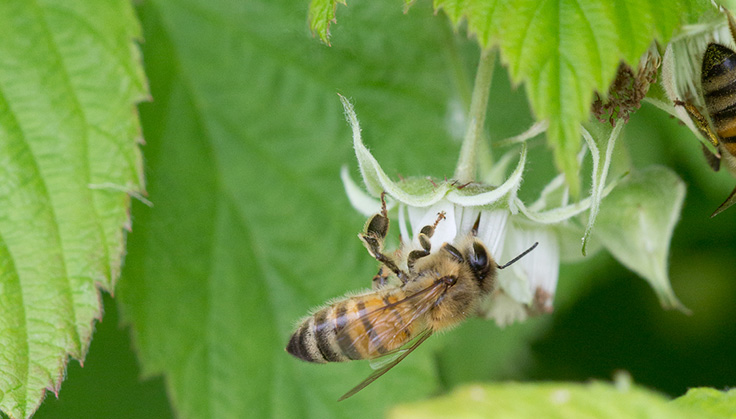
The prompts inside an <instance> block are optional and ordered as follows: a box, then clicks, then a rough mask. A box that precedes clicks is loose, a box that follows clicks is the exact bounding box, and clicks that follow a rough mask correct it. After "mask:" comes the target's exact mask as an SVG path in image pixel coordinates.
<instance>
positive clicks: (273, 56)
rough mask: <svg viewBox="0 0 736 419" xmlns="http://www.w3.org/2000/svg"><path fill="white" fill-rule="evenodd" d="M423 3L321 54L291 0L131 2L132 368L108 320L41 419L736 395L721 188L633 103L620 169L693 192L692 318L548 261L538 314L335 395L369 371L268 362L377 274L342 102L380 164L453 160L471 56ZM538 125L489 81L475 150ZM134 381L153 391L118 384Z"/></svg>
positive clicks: (348, 35) (673, 269)
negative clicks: (136, 38)
mask: <svg viewBox="0 0 736 419" xmlns="http://www.w3.org/2000/svg"><path fill="white" fill-rule="evenodd" d="M374 3H375V4H374ZM425 3H426V2H418V4H416V5H415V6H414V8H412V10H411V13H410V14H409V15H404V14H403V13H402V7H401V5H400V4H396V5H394V4H392V3H391V2H381V3H379V2H354V3H351V4H350V6H349V7H343V8H341V9H340V10H339V12H340V19H341V23H342V24H341V25H337V26H334V27H333V28H332V31H333V32H332V38H331V39H332V47H326V46H323V45H322V44H320V43H319V42H318V41H316V40H315V39H313V38H311V36H310V35H309V29H308V26H307V24H306V17H305V16H306V14H307V10H306V8H307V6H306V4H299V5H297V6H296V7H295V6H294V3H293V2H287V1H285V0H284V1H278V2H276V1H272V2H242V1H224V0H222V1H211V2H207V3H200V2H195V1H184V2H182V1H180V2H176V4H174V2H170V1H166V0H149V1H147V2H145V3H143V4H142V5H141V6H140V8H139V9H138V12H139V17H140V18H141V21H142V25H143V32H144V35H145V39H146V41H145V43H144V44H143V53H144V60H145V66H146V72H147V75H148V76H149V78H150V85H151V91H152V92H151V93H152V96H153V102H151V103H148V104H144V105H142V106H141V107H140V112H141V118H142V123H143V131H144V135H145V138H146V143H147V145H146V146H145V147H144V153H145V155H146V161H145V169H146V176H147V181H148V190H149V194H150V199H151V200H152V201H153V204H154V206H153V207H152V208H149V207H146V206H145V205H142V204H136V205H134V209H133V233H132V234H131V235H130V237H129V248H128V252H129V254H128V257H127V260H126V267H125V270H124V272H123V280H122V281H121V283H120V287H119V292H118V293H117V294H116V297H118V298H117V300H116V301H112V300H110V299H107V300H106V301H105V305H106V308H107V313H108V314H107V315H110V312H111V311H113V310H116V309H117V308H116V305H117V306H119V307H120V309H121V310H122V311H123V314H124V318H125V319H126V324H127V325H129V326H128V327H132V328H133V329H132V332H130V333H132V336H133V338H132V342H133V344H134V347H135V348H136V352H137V353H138V355H139V357H140V363H141V366H140V367H138V365H137V362H136V361H135V358H134V357H133V356H132V355H131V354H130V353H125V352H122V353H121V352H119V351H120V350H121V349H125V348H129V345H130V342H131V340H130V339H129V338H128V337H127V333H128V332H127V331H126V330H125V329H118V328H117V327H116V325H114V324H113V322H114V318H113V317H109V319H111V322H108V318H107V317H106V319H105V321H104V322H103V323H102V324H101V325H100V326H99V328H98V329H99V330H98V333H97V335H96V336H97V338H98V339H95V341H94V343H93V345H92V347H91V350H90V355H89V359H88V362H87V363H85V367H84V368H79V367H78V366H76V365H74V366H73V367H71V368H70V370H69V378H70V380H74V386H72V384H71V381H70V382H68V383H67V384H65V386H64V387H63V389H62V391H61V392H60V394H59V397H60V400H49V401H48V402H47V403H46V404H45V405H43V406H42V407H41V409H40V411H39V413H38V416H39V417H44V415H46V416H45V417H79V418H85V417H88V418H93V417H94V418H96V417H108V418H115V417H121V418H122V417H131V416H133V417H140V413H139V412H146V410H145V409H149V410H148V411H149V412H151V416H155V417H166V416H167V415H169V414H177V413H178V415H179V416H181V417H213V416H218V417H219V416H244V415H248V416H252V417H255V416H258V417H342V416H348V415H351V416H379V415H381V414H382V413H384V412H386V411H388V409H390V408H391V407H392V406H393V405H395V404H397V403H401V402H407V401H413V400H418V399H421V398H423V397H425V396H429V395H434V394H439V393H441V392H444V391H449V390H451V389H453V388H454V387H455V386H456V385H458V384H461V383H465V382H467V381H469V380H483V381H493V380H501V379H513V380H520V381H526V380H537V379H539V380H573V381H585V380H588V379H590V378H600V379H604V380H610V378H611V376H612V374H613V372H614V371H616V370H619V369H623V370H628V371H630V372H631V374H632V376H633V379H634V381H635V382H637V383H641V384H642V385H645V386H647V387H649V388H652V389H655V390H658V391H661V392H663V393H665V394H667V395H670V396H679V395H682V394H684V393H685V391H686V389H687V388H688V387H692V386H714V387H716V388H722V387H724V386H727V385H733V384H734V383H733V377H734V376H736V362H733V361H734V358H733V355H732V354H733V353H736V351H735V349H736V348H735V347H734V346H735V345H736V324H734V322H733V321H732V319H733V318H734V316H736V307H735V306H734V305H733V304H732V302H733V299H734V297H735V296H736V281H734V272H733V266H736V256H734V255H736V248H735V247H736V243H735V241H734V240H733V232H734V231H736V217H734V216H732V215H731V214H729V213H728V212H726V213H724V214H722V215H720V216H719V217H716V218H715V219H712V220H710V219H708V216H709V215H710V213H711V212H712V211H713V209H714V208H715V207H716V206H717V205H718V204H719V203H720V202H721V201H722V199H723V196H725V195H726V194H728V192H730V190H731V189H732V188H733V183H734V179H733V178H731V177H730V176H729V175H728V174H726V173H718V174H716V173H713V172H711V171H710V169H709V168H708V166H707V164H705V162H704V161H703V158H702V155H701V153H700V149H699V147H700V146H699V144H698V142H697V140H696V139H695V138H694V137H693V136H692V134H691V133H690V132H689V131H688V130H687V129H686V128H684V127H681V126H678V124H677V123H676V122H675V121H674V120H671V119H669V118H667V117H666V116H663V115H662V113H661V112H660V111H657V110H655V109H653V108H650V107H648V105H645V107H644V108H643V109H642V110H641V111H640V112H638V113H636V114H635V115H634V116H633V117H632V120H631V122H630V124H628V126H627V127H626V128H625V130H624V131H625V134H624V136H625V139H624V141H619V143H618V144H617V148H616V151H615V153H616V154H617V156H616V158H618V159H621V160H627V159H628V160H629V161H631V162H632V165H633V166H634V167H639V168H644V167H647V166H649V165H651V164H661V165H666V166H669V167H672V168H674V169H675V171H676V172H677V173H678V174H679V175H680V176H681V177H683V179H684V180H685V182H686V184H687V186H688V195H687V199H686V201H685V207H684V213H683V216H682V220H681V221H680V223H679V225H678V226H677V228H676V229H675V233H674V238H673V243H672V248H671V251H672V256H671V260H670V276H671V279H672V286H673V288H674V290H675V292H676V294H677V295H678V296H679V297H680V299H681V300H682V303H683V304H684V305H685V306H687V307H688V308H690V309H691V310H692V311H693V314H692V315H691V316H685V315H683V314H682V313H679V312H672V311H663V310H662V309H661V307H660V305H659V304H658V302H657V298H656V295H655V294H654V292H653V291H652V290H651V288H650V287H649V286H648V285H647V284H646V283H645V282H644V281H643V280H641V279H640V278H638V277H637V276H636V275H635V274H634V273H632V272H629V271H627V270H626V268H624V267H622V266H621V265H619V264H617V263H616V262H615V261H614V260H613V259H612V258H611V257H610V256H609V255H607V254H603V253H599V254H597V255H592V256H589V257H588V260H587V261H586V262H585V263H582V264H579V265H570V266H564V267H563V270H562V272H561V275H560V285H559V287H558V292H557V295H556V300H555V307H556V311H555V313H553V314H552V315H551V316H546V317H543V318H539V319H535V320H533V321H530V322H527V323H524V324H521V325H514V326H511V327H508V328H506V329H503V330H500V329H498V328H497V327H496V326H495V324H494V323H492V322H488V321H481V320H477V319H473V320H470V321H468V322H467V323H465V324H463V325H462V326H460V327H458V328H457V329H455V330H453V331H451V332H448V333H446V334H442V335H438V336H434V337H433V338H432V339H431V340H430V341H428V342H427V343H426V344H425V345H423V346H422V348H420V349H419V350H417V351H416V352H415V353H414V354H412V356H411V357H409V358H407V360H406V361H405V362H403V363H402V364H401V365H399V366H398V367H397V368H395V369H394V370H392V371H391V372H390V373H388V374H387V375H386V376H384V377H382V378H381V380H379V381H377V382H376V383H374V384H373V385H371V386H370V387H369V388H367V389H365V390H364V391H362V392H361V393H359V394H357V395H356V396H355V397H354V398H351V399H349V400H347V401H344V402H341V403H336V402H335V400H336V398H337V397H339V396H340V395H341V394H343V393H344V392H345V391H346V390H348V389H350V388H351V387H352V386H353V385H355V384H357V383H358V382H359V381H360V380H362V379H363V378H364V377H365V376H367V375H368V374H369V373H370V368H369V367H368V366H367V365H365V364H364V363H356V364H355V365H352V364H340V365H308V364H305V363H302V362H300V361H298V360H296V359H293V358H292V357H290V356H289V355H288V354H286V353H285V352H284V350H283V348H284V346H285V344H286V341H287V339H288V336H289V334H290V333H291V332H292V326H293V325H294V324H295V323H296V321H297V320H298V319H299V318H300V317H301V316H303V315H305V314H307V313H308V311H309V309H310V308H312V307H314V306H317V305H319V304H322V303H324V302H325V301H327V300H328V299H330V298H334V297H337V296H340V295H342V294H344V293H345V292H347V291H353V290H358V289H362V288H365V287H367V286H368V283H369V281H370V278H371V277H372V276H373V274H374V273H375V270H376V263H375V261H374V260H372V259H371V258H370V257H369V256H368V255H367V253H366V252H365V249H364V248H363V247H362V246H361V245H360V242H359V241H358V239H357V237H356V235H357V233H358V232H359V231H360V229H361V227H362V225H363V222H364V221H365V220H364V218H363V217H362V216H360V215H358V214H357V212H355V211H354V210H353V209H352V208H351V207H350V204H349V203H348V201H347V199H346V197H345V195H344V192H343V187H342V184H341V182H340V180H339V170H340V167H341V166H342V165H343V164H348V165H349V167H350V169H351V170H352V171H353V178H359V177H358V176H357V168H356V167H355V161H354V155H353V152H352V149H351V137H350V131H349V128H348V126H347V124H346V123H345V122H344V120H343V116H342V110H341V107H340V103H339V99H338V97H337V94H336V93H337V92H340V93H342V94H344V95H346V96H348V97H350V98H351V100H352V101H353V102H354V104H355V107H356V112H357V114H358V117H359V118H360V120H361V126H362V128H363V138H364V140H365V142H366V144H367V145H368V146H369V147H370V148H371V151H372V152H373V153H374V155H375V156H376V157H377V159H378V160H379V161H380V162H381V164H382V166H383V167H384V168H385V169H386V171H387V173H389V174H391V175H397V174H399V173H400V174H401V175H404V176H411V175H433V176H437V177H443V176H444V175H451V173H452V171H453V169H454V164H455V157H456V156H457V153H458V151H459V148H460V146H459V138H460V137H461V136H462V133H463V131H462V130H463V127H464V122H463V120H462V109H463V108H464V106H465V105H464V102H465V101H466V100H467V92H468V91H469V88H468V86H470V83H471V81H472V76H473V71H474V67H475V63H476V59H477V56H478V49H477V46H476V45H475V43H474V41H470V40H466V39H464V36H462V35H461V36H457V35H455V34H453V30H452V28H451V27H450V25H449V23H447V22H446V19H443V18H438V17H436V16H433V13H432V10H431V7H430V5H429V4H425ZM348 22H349V24H347V23H348ZM461 33H462V32H461ZM532 122H533V118H532V116H531V114H530V112H529V109H528V106H527V104H526V95H525V93H524V91H523V90H515V89H513V88H512V87H511V85H510V82H509V76H508V75H507V73H506V71H505V70H504V69H502V68H501V67H498V68H497V70H496V73H495V76H494V85H493V88H492V91H491V103H490V106H489V115H488V120H487V124H488V129H489V132H490V137H491V138H492V139H494V140H498V139H502V138H505V137H508V136H512V135H515V134H518V133H520V132H522V131H524V130H525V129H526V128H528V127H529V125H530V124H531V123H532ZM529 159H530V161H531V162H532V163H531V164H530V165H529V166H528V168H527V173H526V177H525V182H524V187H523V189H522V194H526V195H528V196H534V195H535V193H537V192H538V191H539V189H540V188H541V186H542V185H544V184H545V183H546V181H547V180H549V178H550V177H551V176H552V174H554V173H555V169H554V162H553V157H552V156H551V155H550V153H549V151H548V149H546V147H545V146H544V144H543V143H542V142H540V141H535V142H533V143H532V144H531V151H530V156H529ZM584 170H585V166H584ZM523 196H524V195H523ZM603 205H605V201H604V204H603ZM393 233H394V234H396V231H393ZM394 237H395V236H394ZM139 368H140V370H142V372H143V375H144V376H145V377H147V378H148V379H149V381H144V382H142V383H141V384H140V386H141V387H138V388H135V389H134V387H133V386H134V384H133V381H134V380H133V378H132V377H133V376H134V375H135V374H136V372H137V371H138V370H139ZM111 380H115V381H116V385H108V384H104V385H101V384H100V383H108V382H110V381H111ZM77 386H78V387H77ZM127 386H131V387H127ZM121 392H125V393H126V394H130V395H135V394H138V393H137V392H140V393H145V394H146V395H147V396H148V397H141V398H136V399H132V398H131V400H130V401H127V402H126V401H125V399H123V398H122V397H121ZM164 394H168V397H169V398H170V399H171V400H172V401H173V406H172V408H171V410H169V407H168V406H165V404H164ZM118 403H119V404H118ZM98 405H108V406H111V407H113V406H116V407H117V408H110V409H107V408H101V407H100V406H98ZM245 412H247V413H245ZM144 416H148V415H144Z"/></svg>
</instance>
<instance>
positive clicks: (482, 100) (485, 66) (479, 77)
mask: <svg viewBox="0 0 736 419" xmlns="http://www.w3.org/2000/svg"><path fill="white" fill-rule="evenodd" d="M495 64H496V54H495V51H494V50H493V49H491V48H489V49H485V50H483V51H481V54H480V62H478V72H477V73H476V74H475V85H474V86H473V97H472V99H471V101H470V113H469V117H470V119H469V121H468V129H467V131H466V132H465V138H464V139H463V146H462V148H461V149H460V158H459V159H458V162H457V167H456V168H455V179H456V180H458V181H460V182H463V183H464V182H472V181H474V180H475V175H476V172H477V162H478V157H477V156H478V145H479V144H480V142H481V139H482V138H483V126H484V124H485V122H486V109H487V107H488V95H489V93H490V91H491V81H492V79H493V68H494V66H495Z"/></svg>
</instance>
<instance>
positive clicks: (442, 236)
mask: <svg viewBox="0 0 736 419" xmlns="http://www.w3.org/2000/svg"><path fill="white" fill-rule="evenodd" d="M408 210H409V221H410V223H411V229H412V237H413V242H414V245H415V246H418V245H419V242H418V239H417V235H418V234H419V232H420V231H421V230H422V228H424V226H427V225H433V224H434V223H435V222H436V221H437V217H438V214H439V213H440V212H444V213H445V219H444V220H441V221H440V222H439V223H438V224H437V227H436V228H435V230H434V235H432V238H431V239H430V243H431V244H432V251H436V250H437V249H439V248H440V246H442V244H443V243H452V242H454V241H455V237H456V236H457V223H456V221H455V206H454V205H453V204H451V203H449V202H447V201H445V200H443V201H440V202H439V203H437V204H435V205H432V206H431V207H429V208H416V207H408Z"/></svg>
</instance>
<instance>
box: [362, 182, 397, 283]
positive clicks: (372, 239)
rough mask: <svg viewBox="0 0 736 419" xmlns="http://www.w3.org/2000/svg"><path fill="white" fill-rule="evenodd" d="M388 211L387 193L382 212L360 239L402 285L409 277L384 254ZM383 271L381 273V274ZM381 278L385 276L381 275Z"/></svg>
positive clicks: (383, 193)
mask: <svg viewBox="0 0 736 419" xmlns="http://www.w3.org/2000/svg"><path fill="white" fill-rule="evenodd" d="M388 225H389V221H388V211H387V210H386V193H385V192H382V193H381V212H379V213H378V214H376V215H374V216H373V217H371V218H370V219H369V220H368V222H367V223H366V225H365V229H364V230H363V233H361V234H360V235H359V236H358V237H359V238H360V240H361V241H362V242H363V245H365V248H366V249H368V253H370V254H371V256H373V257H374V258H376V260H377V261H379V262H381V263H382V264H383V265H384V266H385V267H386V268H388V269H389V270H390V271H391V272H393V273H394V274H396V276H397V277H398V278H399V279H400V280H401V282H402V283H404V284H405V283H406V282H407V281H408V275H407V274H406V272H404V271H402V270H401V269H400V268H399V266H398V265H397V264H396V262H395V261H394V260H393V258H391V257H390V256H388V255H386V254H384V253H383V241H384V240H385V239H386V235H387V234H388ZM380 272H381V271H379V273H380ZM381 276H383V275H382V274H381Z"/></svg>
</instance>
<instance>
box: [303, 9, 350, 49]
mask: <svg viewBox="0 0 736 419" xmlns="http://www.w3.org/2000/svg"><path fill="white" fill-rule="evenodd" d="M338 3H342V4H345V5H347V3H346V2H345V0H327V1H325V0H312V2H311V3H310V4H309V29H311V30H312V33H313V34H315V35H317V36H319V39H321V40H322V42H324V43H325V44H328V45H329V44H330V24H331V23H333V22H335V9H337V4H338Z"/></svg>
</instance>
